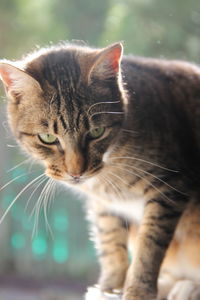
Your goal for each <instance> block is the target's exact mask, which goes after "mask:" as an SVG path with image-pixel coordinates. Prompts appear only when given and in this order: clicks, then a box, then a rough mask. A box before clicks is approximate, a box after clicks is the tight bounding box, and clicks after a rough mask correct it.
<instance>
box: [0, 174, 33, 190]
mask: <svg viewBox="0 0 200 300" xmlns="http://www.w3.org/2000/svg"><path fill="white" fill-rule="evenodd" d="M35 172H36V171H35ZM35 172H31V173H24V174H21V175H19V176H17V177H15V178H13V179H11V180H10V181H8V182H7V183H6V184H4V185H3V186H2V187H1V188H0V191H2V190H3V189H4V188H6V187H7V186H8V185H9V184H11V183H12V182H14V181H16V180H17V179H19V178H21V177H24V176H27V175H29V174H33V173H35Z"/></svg>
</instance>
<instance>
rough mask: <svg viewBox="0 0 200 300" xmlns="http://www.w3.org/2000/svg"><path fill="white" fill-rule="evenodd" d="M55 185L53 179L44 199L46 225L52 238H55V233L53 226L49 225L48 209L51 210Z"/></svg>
mask: <svg viewBox="0 0 200 300" xmlns="http://www.w3.org/2000/svg"><path fill="white" fill-rule="evenodd" d="M53 183H54V181H53V179H52V178H51V179H50V181H49V184H48V188H47V189H46V193H45V197H44V201H43V207H44V218H45V224H46V228H47V230H49V232H50V234H51V237H52V238H53V232H52V229H51V226H50V224H49V221H48V217H47V208H49V206H48V205H49V203H48V202H49V199H50V196H51V192H52V184H53Z"/></svg>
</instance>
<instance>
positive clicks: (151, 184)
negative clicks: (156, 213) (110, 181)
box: [113, 165, 175, 204]
mask: <svg viewBox="0 0 200 300" xmlns="http://www.w3.org/2000/svg"><path fill="white" fill-rule="evenodd" d="M115 167H116V168H118V169H121V170H123V171H126V172H128V173H130V174H133V175H135V176H137V177H139V178H140V179H142V180H144V181H145V182H147V183H148V184H149V185H150V186H152V188H154V189H155V190H156V191H157V192H158V193H159V194H161V195H162V196H163V197H164V198H165V199H167V201H169V202H170V203H173V204H175V203H174V201H173V200H171V199H170V198H169V197H167V196H166V195H165V194H164V193H163V192H162V191H161V190H160V189H158V188H157V187H156V186H155V185H154V184H153V183H152V182H151V181H149V180H148V179H146V178H144V177H143V176H141V175H139V174H137V173H135V172H133V171H130V170H127V169H124V168H121V167H118V166H116V165H115ZM113 175H116V174H113Z"/></svg>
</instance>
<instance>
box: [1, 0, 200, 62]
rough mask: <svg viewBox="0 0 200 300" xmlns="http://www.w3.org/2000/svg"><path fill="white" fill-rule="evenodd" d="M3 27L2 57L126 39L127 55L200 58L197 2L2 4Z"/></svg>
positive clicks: (50, 0) (140, 0) (103, 0)
mask: <svg viewBox="0 0 200 300" xmlns="http://www.w3.org/2000/svg"><path fill="white" fill-rule="evenodd" d="M0 27H1V31H0V45H1V48H0V57H7V58H10V57H12V58H16V57H20V56H21V55H22V54H23V53H24V52H27V51H31V50H32V49H34V48H35V46H36V45H45V44H49V43H51V42H52V43H57V42H59V41H61V40H68V41H71V40H83V41H84V42H86V43H89V44H91V45H94V46H106V45H107V44H109V43H112V42H115V41H124V44H125V51H126V52H127V53H130V52H133V53H134V54H137V55H145V56H154V57H168V58H172V57H174V58H181V59H189V60H194V61H197V62H199V57H200V38H199V33H200V2H199V1H198V0H190V1H186V0H185V1H182V0H168V1H165V0H101V1H94V0H84V1H82V0H73V1H72V0H65V1H63V0H57V1H56V0H40V1H39V0H36V1H26V0H11V1H6V0H1V3H0Z"/></svg>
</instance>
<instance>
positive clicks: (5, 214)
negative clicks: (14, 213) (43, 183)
mask: <svg viewBox="0 0 200 300" xmlns="http://www.w3.org/2000/svg"><path fill="white" fill-rule="evenodd" d="M42 176H45V174H41V175H39V176H38V177H36V178H34V179H33V180H31V181H30V182H29V183H28V184H27V185H26V186H25V187H24V188H23V189H22V190H21V191H20V192H19V193H18V195H17V196H16V197H15V198H14V200H13V201H12V202H11V203H10V205H9V206H8V207H7V209H6V210H5V212H4V214H3V216H2V217H1V218H0V224H1V223H2V222H3V220H4V219H5V217H6V216H7V214H8V212H9V210H10V209H11V207H12V206H13V205H14V204H15V202H16V201H17V199H18V198H19V197H20V196H21V195H22V193H23V192H25V191H26V190H27V189H28V188H29V187H30V186H31V185H32V184H33V183H34V182H35V181H37V180H38V179H39V178H41V177H42Z"/></svg>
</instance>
